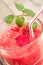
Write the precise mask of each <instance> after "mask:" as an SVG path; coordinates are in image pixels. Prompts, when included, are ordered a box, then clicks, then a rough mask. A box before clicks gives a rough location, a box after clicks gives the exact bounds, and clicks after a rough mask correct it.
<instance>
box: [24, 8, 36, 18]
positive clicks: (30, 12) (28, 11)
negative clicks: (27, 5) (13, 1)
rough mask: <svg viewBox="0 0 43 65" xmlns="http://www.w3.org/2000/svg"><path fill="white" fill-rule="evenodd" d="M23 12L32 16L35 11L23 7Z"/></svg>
mask: <svg viewBox="0 0 43 65" xmlns="http://www.w3.org/2000/svg"><path fill="white" fill-rule="evenodd" d="M23 12H24V13H26V14H27V15H29V16H32V17H33V16H35V13H34V12H33V11H32V10H29V9H24V10H23Z"/></svg>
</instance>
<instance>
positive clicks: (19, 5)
mask: <svg viewBox="0 0 43 65" xmlns="http://www.w3.org/2000/svg"><path fill="white" fill-rule="evenodd" d="M15 6H16V8H17V9H18V10H19V11H22V12H23V13H26V14H27V15H28V16H32V17H33V16H35V13H34V12H33V11H32V10H30V9H26V8H25V7H24V5H23V4H20V3H15Z"/></svg>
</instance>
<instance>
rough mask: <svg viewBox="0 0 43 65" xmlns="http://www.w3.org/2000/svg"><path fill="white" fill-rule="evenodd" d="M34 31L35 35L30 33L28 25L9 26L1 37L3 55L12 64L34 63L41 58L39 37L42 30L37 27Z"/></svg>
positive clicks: (0, 46) (0, 45)
mask: <svg viewBox="0 0 43 65" xmlns="http://www.w3.org/2000/svg"><path fill="white" fill-rule="evenodd" d="M33 33H34V37H32V36H31V35H30V31H29V29H28V27H27V26H24V27H22V28H19V27H18V26H15V27H14V26H13V27H11V28H9V29H8V30H7V31H5V33H3V35H2V36H1V38H0V48H1V56H2V57H3V58H4V59H5V60H6V61H7V62H8V63H9V64H10V65H34V63H35V62H36V61H37V60H38V59H39V58H40V45H39V44H38V42H37V41H38V39H37V38H38V37H39V36H40V34H41V30H40V29H37V28H36V29H35V30H34V31H33ZM35 39H36V40H35ZM34 40H35V41H34Z"/></svg>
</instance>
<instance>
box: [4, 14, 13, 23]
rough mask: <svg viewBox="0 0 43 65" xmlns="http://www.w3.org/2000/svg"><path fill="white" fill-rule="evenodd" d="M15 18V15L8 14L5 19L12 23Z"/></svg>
mask: <svg viewBox="0 0 43 65" xmlns="http://www.w3.org/2000/svg"><path fill="white" fill-rule="evenodd" d="M13 19H14V15H8V16H6V17H5V18H4V21H5V22H6V23H8V24H10V23H11V22H12V21H13Z"/></svg>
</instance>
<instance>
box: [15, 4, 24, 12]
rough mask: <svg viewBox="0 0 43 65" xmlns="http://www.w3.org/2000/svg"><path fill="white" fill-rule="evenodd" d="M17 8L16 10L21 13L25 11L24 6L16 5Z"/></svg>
mask: <svg viewBox="0 0 43 65" xmlns="http://www.w3.org/2000/svg"><path fill="white" fill-rule="evenodd" d="M15 6H16V8H17V9H18V10H19V11H23V9H24V5H23V4H19V3H15Z"/></svg>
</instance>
